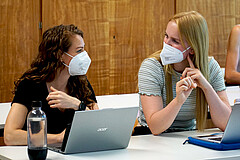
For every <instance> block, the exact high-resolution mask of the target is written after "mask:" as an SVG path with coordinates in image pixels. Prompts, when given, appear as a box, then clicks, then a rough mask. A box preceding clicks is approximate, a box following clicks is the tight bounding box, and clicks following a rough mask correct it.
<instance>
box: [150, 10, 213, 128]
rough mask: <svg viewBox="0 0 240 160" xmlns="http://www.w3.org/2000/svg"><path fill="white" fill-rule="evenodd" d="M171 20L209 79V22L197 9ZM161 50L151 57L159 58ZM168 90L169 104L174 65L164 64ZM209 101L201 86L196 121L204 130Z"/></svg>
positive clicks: (195, 62)
mask: <svg viewBox="0 0 240 160" xmlns="http://www.w3.org/2000/svg"><path fill="white" fill-rule="evenodd" d="M169 21H174V22H176V24H177V26H178V30H179V35H180V41H181V44H182V45H183V47H184V48H186V46H185V44H184V41H183V40H186V42H187V43H188V44H189V45H190V46H191V48H192V49H193V51H194V56H193V59H192V61H193V64H194V65H195V67H196V68H198V69H199V70H200V71H201V73H202V75H203V76H204V77H205V78H206V79H207V80H208V79H209V77H208V75H209V73H208V72H209V71H208V48H209V36H208V27H207V22H206V20H205V19H204V17H203V16H202V15H201V14H199V13H198V12H196V11H190V12H182V13H178V14H176V15H174V16H173V17H172V18H171V19H170V20H169ZM159 54H160V51H158V52H156V53H154V54H152V55H151V57H154V58H156V59H157V60H159V61H160V58H159ZM164 70H165V81H166V92H167V104H168V103H170V101H171V100H172V99H173V94H172V75H173V74H174V72H173V67H172V65H166V66H164ZM207 106H208V104H207V101H206V98H205V95H204V93H203V91H202V89H200V88H199V87H198V88H197V94H196V110H195V114H196V121H197V128H198V129H199V130H203V129H204V128H205V124H206V119H207V109H208V108H207Z"/></svg>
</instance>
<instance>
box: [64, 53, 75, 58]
mask: <svg viewBox="0 0 240 160" xmlns="http://www.w3.org/2000/svg"><path fill="white" fill-rule="evenodd" d="M64 53H65V54H66V55H68V56H69V57H72V58H73V56H72V55H70V54H68V53H67V52H64Z"/></svg>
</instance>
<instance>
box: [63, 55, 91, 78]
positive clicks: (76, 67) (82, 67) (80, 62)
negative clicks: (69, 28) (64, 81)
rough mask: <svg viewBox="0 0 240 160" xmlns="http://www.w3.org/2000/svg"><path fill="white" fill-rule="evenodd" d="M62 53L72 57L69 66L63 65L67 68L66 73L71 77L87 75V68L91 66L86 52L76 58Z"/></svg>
mask: <svg viewBox="0 0 240 160" xmlns="http://www.w3.org/2000/svg"><path fill="white" fill-rule="evenodd" d="M64 53H65V54H66V55H68V56H69V57H72V60H71V61H70V63H69V66H68V65H66V64H65V63H63V64H64V65H65V66H67V67H68V71H69V74H70V75H71V76H79V75H85V74H86V73H87V71H88V68H89V66H90V64H91V59H90V57H89V56H88V54H87V52H86V51H83V52H81V53H79V54H78V55H76V56H72V55H70V54H68V53H67V52H64Z"/></svg>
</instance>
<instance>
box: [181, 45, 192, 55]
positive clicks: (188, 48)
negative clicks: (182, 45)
mask: <svg viewBox="0 0 240 160" xmlns="http://www.w3.org/2000/svg"><path fill="white" fill-rule="evenodd" d="M189 48H191V46H189V47H188V48H187V49H185V50H184V51H183V52H182V53H185V52H186V51H187V50H188V49H189Z"/></svg>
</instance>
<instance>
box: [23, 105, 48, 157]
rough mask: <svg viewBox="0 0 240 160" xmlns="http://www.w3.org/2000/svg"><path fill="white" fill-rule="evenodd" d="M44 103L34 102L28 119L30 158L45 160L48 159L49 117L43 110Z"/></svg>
mask: <svg viewBox="0 0 240 160" xmlns="http://www.w3.org/2000/svg"><path fill="white" fill-rule="evenodd" d="M41 107H42V102H41V101H33V102H32V111H30V112H29V114H28V117H27V142H28V157H29V159H30V160H45V159H46V157H47V117H46V114H45V113H44V112H43V111H42V110H41Z"/></svg>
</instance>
